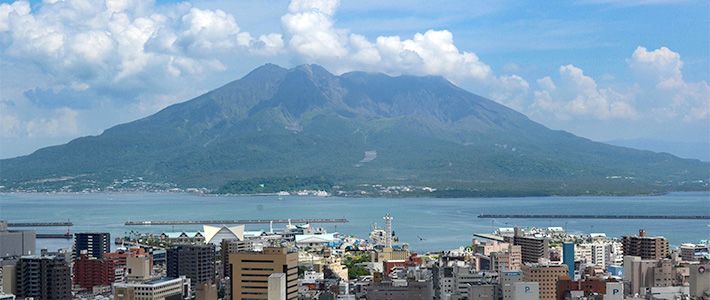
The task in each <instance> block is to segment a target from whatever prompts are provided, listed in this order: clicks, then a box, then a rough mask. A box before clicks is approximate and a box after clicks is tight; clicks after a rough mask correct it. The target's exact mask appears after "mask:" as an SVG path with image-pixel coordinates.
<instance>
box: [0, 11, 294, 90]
mask: <svg viewBox="0 0 710 300" xmlns="http://www.w3.org/2000/svg"><path fill="white" fill-rule="evenodd" d="M165 8H167V9H165ZM0 33H4V34H6V35H7V36H8V37H9V44H8V45H7V49H6V54H7V55H10V56H11V57H13V58H16V59H21V60H26V61H28V62H32V63H35V64H39V65H40V66H42V67H43V68H44V69H45V70H46V71H47V72H49V73H53V74H56V76H55V77H56V79H57V80H58V81H60V82H61V81H65V83H67V82H74V81H80V82H85V83H86V84H88V85H90V86H92V87H99V88H100V87H108V88H111V89H117V88H118V89H120V87H121V86H126V87H127V88H128V89H135V88H136V86H134V85H130V84H124V83H125V82H130V81H132V80H135V79H136V78H135V77H137V76H146V74H147V73H150V75H149V76H150V77H154V78H156V77H157V78H159V77H163V76H189V75H200V74H203V73H204V72H210V71H212V72H218V71H223V70H224V69H225V68H224V65H223V64H222V63H221V61H220V58H219V57H220V56H226V55H229V54H233V53H234V52H238V51H242V50H244V51H246V52H258V53H266V54H275V53H278V52H279V51H280V49H281V48H283V41H282V40H281V35H280V34H265V35H261V36H259V37H258V38H256V39H251V36H250V35H249V33H248V32H243V31H240V28H239V26H238V24H237V22H236V20H235V18H234V17H233V16H232V15H230V14H228V13H226V12H224V11H222V10H219V9H215V10H210V9H199V8H196V7H192V6H191V5H190V4H189V3H181V4H178V5H174V6H167V7H161V11H160V12H159V11H157V9H156V6H155V5H154V4H152V2H150V1H119V0H107V1H106V2H105V3H103V4H100V3H94V2H83V1H58V2H45V3H43V4H41V5H38V6H37V7H36V9H35V10H34V11H33V10H32V9H31V8H30V5H29V3H28V2H26V1H17V2H15V3H12V4H0ZM240 34H242V35H246V36H248V37H249V41H248V42H247V43H239V35H240ZM176 65H179V67H176ZM166 70H168V72H165V71H166ZM177 70H179V72H177ZM150 88H151V87H150V86H149V85H146V86H145V87H144V88H143V89H146V90H149V89H150Z"/></svg>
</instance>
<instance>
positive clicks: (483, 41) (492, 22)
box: [0, 0, 710, 157]
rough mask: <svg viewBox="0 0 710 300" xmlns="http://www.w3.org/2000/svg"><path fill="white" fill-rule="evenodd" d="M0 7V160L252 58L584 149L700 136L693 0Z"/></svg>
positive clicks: (702, 36) (198, 86) (709, 56)
mask: <svg viewBox="0 0 710 300" xmlns="http://www.w3.org/2000/svg"><path fill="white" fill-rule="evenodd" d="M391 2H395V1H391ZM0 3H3V4H0V67H1V69H0V125H2V126H0V157H13V156H17V155H24V154H29V153H31V152H32V151H34V150H36V149H38V148H40V147H44V146H49V145H53V144H58V143H64V142H67V141H69V140H71V139H73V138H76V137H79V136H84V135H95V134H100V133H101V132H102V131H103V130H104V129H106V128H108V127H110V126H113V125H116V124H119V123H122V122H126V121H130V120H135V119H137V118H141V117H144V116H147V115H150V114H152V113H154V112H156V111H158V110H159V109H161V108H164V107H165V106H167V105H170V104H173V103H177V102H180V101H184V100H188V99H190V98H191V97H194V96H197V95H199V94H201V93H204V92H206V91H209V90H211V89H214V88H216V87H219V86H220V85H222V84H224V83H226V82H229V81H231V80H234V79H237V78H239V77H241V76H243V75H244V74H245V73H246V72H248V71H249V70H251V69H252V68H254V67H256V66H258V65H261V64H264V63H266V62H273V63H277V64H280V65H282V66H285V67H290V66H294V65H297V64H301V63H318V64H322V65H324V66H325V67H326V68H328V69H329V70H331V71H332V72H335V73H342V72H346V71H350V70H366V71H372V72H386V73H389V74H393V75H397V74H403V73H408V74H419V75H440V76H444V77H446V78H448V79H449V80H451V81H453V82H454V83H456V84H458V85H460V86H462V87H464V88H466V89H468V90H470V91H472V92H474V93H477V94H481V95H483V96H487V97H490V98H492V99H494V100H496V101H498V102H500V103H502V104H505V105H508V106H510V107H513V108H514V109H516V110H519V111H521V112H522V113H525V114H526V115H528V116H529V117H530V118H532V119H533V120H536V121H538V122H541V123H543V124H545V125H547V126H549V127H551V128H554V129H562V130H567V131H571V132H573V133H575V134H578V135H581V136H584V137H588V138H591V139H594V140H600V141H607V140H618V139H650V140H656V141H667V142H685V143H703V144H707V143H708V140H709V139H710V120H709V118H710V87H709V86H708V83H709V82H710V61H709V60H710V32H709V31H710V30H709V28H710V16H709V14H708V11H709V10H710V7H709V5H710V4H708V2H707V1H673V0H626V1H618V0H579V1H526V2H522V1H494V2H491V1H396V3H389V2H388V1H371V0H361V1H340V2H339V1H335V0H292V1H280V0H279V1H254V0H245V1H212V0H209V1H207V0H206V1H200V0H196V1H186V2H177V1H158V2H155V3H153V2H149V1H135V0H125V1H124V0H116V1H113V0H112V1H107V2H106V3H102V2H98V1H80V0H71V1H56V2H55V1H44V2H42V1H32V2H30V3H25V2H13V1H0Z"/></svg>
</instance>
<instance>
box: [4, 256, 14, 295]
mask: <svg viewBox="0 0 710 300" xmlns="http://www.w3.org/2000/svg"><path fill="white" fill-rule="evenodd" d="M16 267H17V262H11V263H8V264H6V265H3V266H2V290H0V292H3V293H6V294H7V293H9V294H15V287H16V286H17V271H16V270H17V269H16Z"/></svg>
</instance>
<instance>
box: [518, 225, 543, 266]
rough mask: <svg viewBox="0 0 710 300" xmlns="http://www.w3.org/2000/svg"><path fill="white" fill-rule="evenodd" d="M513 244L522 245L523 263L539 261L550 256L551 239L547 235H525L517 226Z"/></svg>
mask: <svg viewBox="0 0 710 300" xmlns="http://www.w3.org/2000/svg"><path fill="white" fill-rule="evenodd" d="M513 245H516V246H520V251H521V258H522V261H523V263H538V262H539V261H540V259H541V258H547V259H549V258H550V240H549V238H547V237H532V236H531V237H527V236H523V233H522V231H521V230H520V229H519V228H516V229H515V235H514V236H513Z"/></svg>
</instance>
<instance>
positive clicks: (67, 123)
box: [25, 107, 79, 137]
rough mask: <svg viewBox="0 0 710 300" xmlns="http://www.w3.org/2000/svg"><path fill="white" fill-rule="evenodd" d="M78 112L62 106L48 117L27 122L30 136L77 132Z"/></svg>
mask: <svg viewBox="0 0 710 300" xmlns="http://www.w3.org/2000/svg"><path fill="white" fill-rule="evenodd" d="M77 116H78V113H77V112H76V111H75V110H72V109H69V108H66V107H64V108H60V109H57V110H56V111H54V113H53V114H52V115H51V116H49V117H47V118H35V119H31V120H29V121H28V122H27V123H26V124H25V128H26V130H27V136H28V137H56V136H67V135H73V134H77V133H78V132H79V125H78V122H77Z"/></svg>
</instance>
